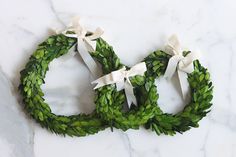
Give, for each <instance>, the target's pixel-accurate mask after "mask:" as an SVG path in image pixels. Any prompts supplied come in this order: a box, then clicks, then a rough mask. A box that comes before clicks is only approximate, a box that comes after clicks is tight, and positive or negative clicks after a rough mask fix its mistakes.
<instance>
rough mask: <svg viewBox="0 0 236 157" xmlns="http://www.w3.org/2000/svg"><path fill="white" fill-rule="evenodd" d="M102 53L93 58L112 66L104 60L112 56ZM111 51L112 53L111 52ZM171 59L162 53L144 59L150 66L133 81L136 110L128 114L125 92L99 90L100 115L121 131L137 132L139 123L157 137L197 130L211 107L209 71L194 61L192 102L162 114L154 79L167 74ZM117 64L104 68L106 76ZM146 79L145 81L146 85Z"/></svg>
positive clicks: (112, 87)
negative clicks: (130, 130) (125, 109)
mask: <svg viewBox="0 0 236 157" xmlns="http://www.w3.org/2000/svg"><path fill="white" fill-rule="evenodd" d="M105 49H106V48H105ZM100 50H102V51H99V52H96V53H94V54H93V56H95V58H97V60H98V61H99V62H100V63H101V64H102V66H103V67H109V66H106V65H108V64H110V63H109V62H108V61H107V60H106V59H105V58H107V56H109V54H108V53H107V52H104V49H103V48H100ZM111 51H112V53H113V50H112V49H111V50H110V52H111ZM187 53H190V52H184V54H185V55H186V54H187ZM170 57H171V56H170V55H168V54H166V53H165V52H164V51H161V50H158V51H155V52H153V53H151V54H150V55H149V56H148V57H146V58H145V59H144V61H145V63H146V65H147V71H146V73H145V76H144V77H141V76H136V77H133V78H131V82H132V84H133V86H134V92H135V96H136V99H137V102H138V106H137V107H136V106H134V105H132V107H131V109H130V110H129V111H128V112H125V111H124V110H122V106H123V103H124V101H125V99H124V93H123V91H120V92H118V91H117V90H116V87H115V85H107V86H104V87H101V88H99V89H97V97H96V100H95V102H96V110H97V113H98V114H99V115H100V116H101V117H102V118H103V119H104V120H105V121H108V122H109V123H110V124H111V125H112V126H114V127H116V128H120V129H122V130H127V129H129V128H133V129H136V128H138V127H139V125H140V124H144V123H145V127H146V128H151V129H152V130H153V131H155V132H156V133H157V134H158V135H159V134H161V133H164V134H167V135H174V134H175V133H176V132H179V133H182V132H184V131H187V130H189V129H190V128H191V127H198V122H199V121H200V120H201V119H202V118H203V117H204V116H206V114H207V113H208V112H209V108H210V107H211V105H212V104H211V100H212V98H213V95H212V91H213V87H212V83H211V82H210V74H209V72H207V69H205V68H204V67H202V66H201V64H200V63H199V61H198V60H196V61H194V69H195V70H194V72H192V73H191V74H189V75H188V81H189V84H190V87H191V94H192V99H191V101H190V103H188V104H187V105H186V107H185V108H184V109H183V111H181V112H179V113H178V114H167V113H163V112H162V110H161V109H160V107H158V105H157V102H156V101H157V98H158V94H157V93H156V86H155V84H154V80H155V79H156V78H158V77H160V76H161V75H163V74H164V72H165V70H166V67H167V64H168V61H169V59H170ZM104 59H105V60H104ZM112 63H113V62H112ZM114 65H117V67H115V68H112V69H110V68H104V69H103V71H104V73H110V72H111V71H113V70H117V69H118V67H119V68H120V67H122V66H120V62H119V60H114ZM118 65H119V66H118ZM143 80H145V81H144V82H145V83H143ZM117 97H119V98H118V99H117V100H118V101H114V100H113V99H115V98H117ZM146 122H147V123H146Z"/></svg>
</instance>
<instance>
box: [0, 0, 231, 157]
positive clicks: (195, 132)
mask: <svg viewBox="0 0 236 157" xmlns="http://www.w3.org/2000/svg"><path fill="white" fill-rule="evenodd" d="M75 15H79V16H80V17H81V18H82V20H83V22H84V23H85V24H86V26H87V27H89V28H96V27H97V26H100V27H101V28H103V30H105V33H104V35H103V37H104V38H105V39H106V40H107V41H108V42H109V43H110V44H111V45H113V47H114V50H115V52H116V53H117V54H118V56H119V57H120V58H121V60H122V61H123V62H124V63H125V64H127V65H134V64H135V63H137V62H139V61H141V60H142V59H143V58H144V57H145V56H147V55H148V54H149V53H150V52H152V51H154V50H156V49H160V48H162V47H163V46H164V44H165V42H166V40H167V38H168V36H170V35H171V34H173V33H175V34H177V35H178V36H179V38H180V40H181V43H182V44H183V45H184V46H185V47H188V48H189V49H191V50H200V51H201V52H202V57H201V59H200V61H201V63H202V64H203V65H204V66H206V67H208V69H209V71H210V73H211V78H212V81H213V84H214V86H215V87H214V99H213V106H212V112H210V113H209V114H208V115H207V117H206V118H204V119H203V120H201V122H200V127H199V128H194V129H191V130H190V131H187V132H186V133H184V134H176V135H175V136H173V137H171V136H165V135H161V136H157V135H156V134H155V133H154V132H151V131H149V130H145V129H143V128H141V129H140V130H128V131H126V132H122V131H120V130H117V129H115V130H114V132H111V131H110V129H109V128H108V129H106V130H104V131H101V132H99V133H98V134H95V135H92V136H87V137H80V138H70V137H62V136H58V135H55V134H52V133H50V132H49V131H47V130H45V129H43V128H41V127H40V126H39V125H38V124H36V123H35V122H34V121H33V120H32V119H30V118H29V117H28V116H26V115H25V114H24V112H23V110H22V108H21V107H19V106H20V105H19V104H18V102H17V100H18V93H17V90H16V88H17V86H18V84H19V71H20V70H21V69H23V67H24V65H25V63H26V62H27V60H28V58H29V56H30V55H31V54H32V53H33V51H34V50H35V49H36V47H37V45H38V44H39V43H40V42H42V41H43V40H44V39H46V38H47V36H48V30H49V28H59V27H63V26H65V25H66V24H67V23H68V22H69V21H70V19H71V18H72V17H73V16H75ZM235 19H236V1H234V0H224V1H220V0H198V1H195V0H182V1H177V0H149V1H146V0H128V1H127V0H117V1H111V0H99V1H97V0H34V1H30V0H25V1H19V0H0V34H1V38H0V48H1V51H0V69H1V72H0V76H1V77H0V94H1V95H0V98H1V99H0V105H1V106H0V112H1V114H0V117H1V124H0V157H23V156H24V157H33V156H34V157H54V156H57V157H77V156H82V157H94V156H96V157H110V156H112V157H173V156H177V157H178V156H181V157H189V156H190V157H234V156H236V83H235V82H234V81H233V80H235V79H236V55H235V53H236V29H235V28H236V22H235ZM89 80H90V74H89V72H88V70H87V68H86V67H85V65H84V64H83V62H82V61H81V58H80V57H79V55H76V56H75V57H72V58H70V59H67V60H63V58H59V59H57V60H55V61H53V62H52V63H51V64H50V71H49V72H48V74H47V76H46V84H45V85H43V90H44V92H45V93H46V96H45V98H46V101H47V102H48V103H49V104H50V105H51V108H52V110H53V112H54V113H58V114H67V115H70V114H73V113H78V112H84V113H89V112H91V111H92V110H93V109H94V105H93V101H92V99H91V97H93V95H94V93H93V90H92V86H91V85H90V82H89ZM157 85H158V92H159V93H160V98H159V100H158V102H159V104H160V106H161V108H162V109H163V110H164V111H165V112H168V113H176V112H178V111H180V110H181V109H182V108H183V107H184V105H183V104H185V103H184V102H183V101H182V99H181V97H180V94H179V91H178V90H176V80H175V79H173V80H171V82H167V81H166V80H164V79H160V80H157ZM6 104H8V105H6ZM78 104H79V105H78ZM164 104H165V105H164ZM2 113H4V114H3V115H2ZM12 115H14V116H12ZM11 135H12V136H11ZM13 135H14V136H13Z"/></svg>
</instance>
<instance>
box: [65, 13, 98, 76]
mask: <svg viewBox="0 0 236 157" xmlns="http://www.w3.org/2000/svg"><path fill="white" fill-rule="evenodd" d="M71 32H74V34H72V33H71ZM61 33H62V34H64V35H65V36H67V37H70V38H76V39H77V51H78V52H79V54H80V56H81V58H82V59H83V61H84V63H85V64H86V66H87V67H88V69H89V70H90V72H91V73H92V75H93V77H95V78H98V77H99V76H100V70H99V68H98V65H97V63H96V62H95V61H94V59H93V58H92V56H91V55H90V52H94V51H95V48H96V40H95V39H97V38H99V37H100V36H101V35H102V34H103V30H102V29H100V28H97V29H96V30H95V31H94V32H90V31H88V30H87V29H86V28H85V27H82V26H81V25H80V23H79V18H78V17H76V18H74V19H73V20H72V23H71V24H70V25H69V27H68V28H67V29H66V30H64V31H62V32H61Z"/></svg>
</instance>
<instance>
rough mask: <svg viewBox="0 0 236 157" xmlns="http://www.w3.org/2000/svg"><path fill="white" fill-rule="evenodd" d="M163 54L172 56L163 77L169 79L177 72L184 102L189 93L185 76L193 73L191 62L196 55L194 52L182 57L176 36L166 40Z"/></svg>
mask: <svg viewBox="0 0 236 157" xmlns="http://www.w3.org/2000/svg"><path fill="white" fill-rule="evenodd" d="M165 52H166V53H167V54H169V55H172V57H171V58H170V59H169V62H168V65H167V68H166V71H165V74H164V77H166V78H168V79H170V78H171V77H173V75H174V73H175V72H176V70H177V73H178V78H179V82H180V87H181V92H182V97H183V99H184V100H186V98H187V96H188V94H189V93H190V92H189V91H190V87H189V83H188V81H187V77H188V75H187V74H188V73H191V72H193V71H194V67H193V61H194V60H196V59H197V58H198V55H197V54H196V53H195V52H191V53H189V54H188V55H187V56H185V57H184V56H183V50H182V49H181V47H180V43H179V40H178V38H177V36H176V35H172V36H171V37H170V38H169V39H168V44H167V45H166V47H165Z"/></svg>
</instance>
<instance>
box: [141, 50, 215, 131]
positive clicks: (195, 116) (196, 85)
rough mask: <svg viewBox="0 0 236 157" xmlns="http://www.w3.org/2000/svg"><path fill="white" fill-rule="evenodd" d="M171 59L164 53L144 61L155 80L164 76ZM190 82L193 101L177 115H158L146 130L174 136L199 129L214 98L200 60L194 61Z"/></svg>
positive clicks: (157, 53) (154, 54)
mask: <svg viewBox="0 0 236 157" xmlns="http://www.w3.org/2000/svg"><path fill="white" fill-rule="evenodd" d="M188 53H190V52H188ZM169 58H170V56H169V55H167V54H166V53H165V52H163V51H156V52H153V53H152V54H150V55H149V56H148V57H146V58H145V60H144V61H145V62H146V64H147V68H148V73H149V74H150V75H152V76H153V77H155V78H156V77H159V76H161V75H163V74H164V72H165V69H166V67H167V63H168V60H169ZM157 65H158V66H157ZM159 65H160V66H159ZM188 82H189V84H190V88H191V95H192V99H191V101H190V102H189V103H188V104H187V105H186V106H185V108H184V109H183V111H181V112H179V113H177V114H176V115H174V114H167V113H162V112H161V113H159V114H156V115H155V116H154V117H153V118H152V119H149V121H148V123H146V125H145V126H146V128H151V129H152V130H153V131H155V132H156V133H157V134H158V135H160V134H161V133H164V134H166V135H174V134H175V133H176V132H179V133H183V132H185V131H187V130H189V129H190V128H191V127H198V122H199V121H200V120H201V119H202V118H203V117H205V116H206V114H207V113H208V112H209V111H210V110H209V109H210V107H211V106H212V103H211V100H212V98H213V94H212V93H213V86H212V82H211V81H210V74H209V72H208V71H207V69H205V68H204V67H202V66H201V64H200V63H199V61H198V60H196V61H194V71H193V72H192V73H191V74H189V75H188ZM158 108H159V107H158ZM159 109H160V108H159Z"/></svg>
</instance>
